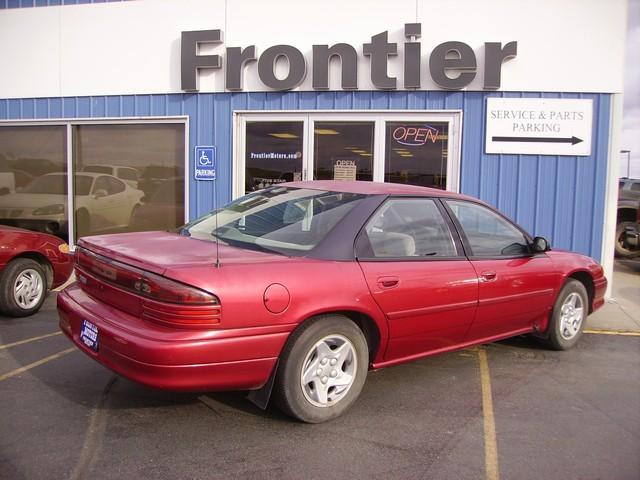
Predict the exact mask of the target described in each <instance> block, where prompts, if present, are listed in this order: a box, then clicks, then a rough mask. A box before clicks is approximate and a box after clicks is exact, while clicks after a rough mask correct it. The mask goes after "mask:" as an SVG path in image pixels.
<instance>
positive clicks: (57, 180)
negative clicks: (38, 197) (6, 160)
mask: <svg viewBox="0 0 640 480" xmlns="http://www.w3.org/2000/svg"><path fill="white" fill-rule="evenodd" d="M74 180H75V194H76V195H89V192H90V191H91V183H92V181H93V177H89V176H87V175H76V176H75V179H74ZM23 193H37V194H47V195H66V194H67V176H66V175H57V174H53V175H42V176H41V177H38V178H36V179H35V180H33V182H31V183H30V184H29V186H27V187H26V188H25V189H24V190H23Z"/></svg>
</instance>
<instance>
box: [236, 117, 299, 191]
mask: <svg viewBox="0 0 640 480" xmlns="http://www.w3.org/2000/svg"><path fill="white" fill-rule="evenodd" d="M303 147H304V122H303V121H290V122H282V121H276V122H273V121H255V122H254V121H248V122H246V131H245V153H244V155H245V171H244V182H245V185H244V186H245V193H249V192H253V191H255V190H260V189H262V188H265V187H269V186H271V185H274V184H277V183H284V182H295V181H300V180H302V179H303V173H304V171H305V169H304V154H303V152H304V148H303Z"/></svg>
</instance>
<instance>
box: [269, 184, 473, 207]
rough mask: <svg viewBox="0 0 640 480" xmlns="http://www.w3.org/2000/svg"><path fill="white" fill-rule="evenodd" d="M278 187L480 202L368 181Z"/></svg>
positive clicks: (409, 187)
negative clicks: (449, 198)
mask: <svg viewBox="0 0 640 480" xmlns="http://www.w3.org/2000/svg"><path fill="white" fill-rule="evenodd" d="M277 186H286V187H296V188H309V189H311V190H328V191H333V192H344V193H360V194H365V195H407V196H422V197H452V198H461V199H467V200H474V201H476V202H477V201H478V200H477V199H475V198H472V197H467V196H466V195H461V194H459V193H454V192H450V191H448V190H440V189H438V188H429V187H418V186H416V185H405V184H401V183H382V182H368V181H352V182H350V181H338V180H313V181H306V182H287V183H279V184H277Z"/></svg>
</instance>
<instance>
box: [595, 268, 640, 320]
mask: <svg viewBox="0 0 640 480" xmlns="http://www.w3.org/2000/svg"><path fill="white" fill-rule="evenodd" d="M586 328H589V329H594V330H619V331H625V332H640V261H638V260H636V261H630V260H616V262H615V265H614V267H613V291H612V297H611V298H610V299H609V300H608V301H607V303H605V305H604V306H603V307H602V308H601V309H600V310H598V311H597V312H595V313H594V314H593V315H590V316H589V317H588V319H587V324H586Z"/></svg>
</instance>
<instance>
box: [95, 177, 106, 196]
mask: <svg viewBox="0 0 640 480" xmlns="http://www.w3.org/2000/svg"><path fill="white" fill-rule="evenodd" d="M108 179H109V177H104V176H101V177H98V178H96V181H95V183H94V184H93V191H92V192H91V193H93V194H94V195H95V194H96V193H97V192H99V191H100V192H104V193H103V195H109V182H108Z"/></svg>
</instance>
